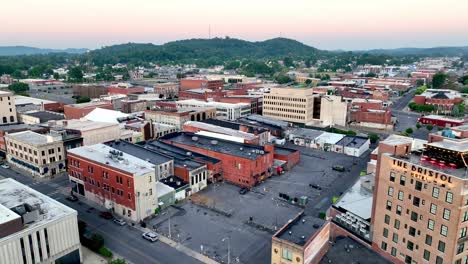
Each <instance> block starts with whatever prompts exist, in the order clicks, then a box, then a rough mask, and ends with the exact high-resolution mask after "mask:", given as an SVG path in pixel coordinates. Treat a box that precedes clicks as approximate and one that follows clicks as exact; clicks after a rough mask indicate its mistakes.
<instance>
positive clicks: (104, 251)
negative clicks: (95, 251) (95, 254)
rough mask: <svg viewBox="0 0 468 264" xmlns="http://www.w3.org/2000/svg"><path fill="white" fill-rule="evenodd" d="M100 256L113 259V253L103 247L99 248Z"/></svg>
mask: <svg viewBox="0 0 468 264" xmlns="http://www.w3.org/2000/svg"><path fill="white" fill-rule="evenodd" d="M99 255H101V256H104V257H107V258H111V257H112V252H111V251H110V250H109V249H107V248H106V247H101V248H99Z"/></svg>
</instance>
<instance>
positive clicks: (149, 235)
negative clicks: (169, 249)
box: [143, 232, 159, 242]
mask: <svg viewBox="0 0 468 264" xmlns="http://www.w3.org/2000/svg"><path fill="white" fill-rule="evenodd" d="M143 238H144V239H146V240H148V241H151V242H156V241H158V239H159V238H158V235H157V234H156V233H154V232H145V233H143Z"/></svg>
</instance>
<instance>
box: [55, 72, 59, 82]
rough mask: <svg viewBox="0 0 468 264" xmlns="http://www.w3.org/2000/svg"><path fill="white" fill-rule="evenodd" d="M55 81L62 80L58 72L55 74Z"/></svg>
mask: <svg viewBox="0 0 468 264" xmlns="http://www.w3.org/2000/svg"><path fill="white" fill-rule="evenodd" d="M54 79H55V80H58V79H60V75H59V74H58V72H54Z"/></svg>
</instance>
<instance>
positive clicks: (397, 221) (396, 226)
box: [393, 219, 400, 230]
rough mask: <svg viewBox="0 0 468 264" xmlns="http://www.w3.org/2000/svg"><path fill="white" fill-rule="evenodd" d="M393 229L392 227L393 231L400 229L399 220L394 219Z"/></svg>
mask: <svg viewBox="0 0 468 264" xmlns="http://www.w3.org/2000/svg"><path fill="white" fill-rule="evenodd" d="M393 227H394V228H395V229H398V230H399V229H400V220H398V219H395V223H394V224H393Z"/></svg>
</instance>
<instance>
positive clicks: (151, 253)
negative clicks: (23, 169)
mask: <svg viewBox="0 0 468 264" xmlns="http://www.w3.org/2000/svg"><path fill="white" fill-rule="evenodd" d="M0 175H2V176H3V177H8V178H13V179H15V180H17V181H19V182H21V183H23V184H25V185H28V186H30V187H31V188H33V189H35V190H37V191H39V192H41V193H43V194H46V195H48V196H50V197H52V198H53V199H55V200H58V201H59V202H61V203H63V204H65V205H67V206H69V207H71V208H73V209H75V210H76V211H77V212H78V218H79V219H80V220H82V221H85V222H86V223H87V224H88V230H89V231H90V232H92V233H99V234H101V235H102V236H103V237H104V240H105V246H106V247H108V248H109V249H110V250H111V251H113V252H115V253H117V254H118V255H120V256H122V257H123V258H125V259H126V260H128V261H130V262H132V263H134V264H139V263H144V264H146V263H148V264H166V263H168V264H171V263H184V264H185V263H188V264H192V263H194V264H199V263H201V262H200V261H198V260H196V259H194V258H192V257H190V256H187V255H185V254H184V253H182V252H180V251H177V250H176V249H174V248H172V247H170V246H168V245H167V244H164V243H162V242H155V243H150V242H149V241H146V240H144V239H143V238H142V236H141V231H139V230H138V229H136V228H133V227H131V226H118V225H116V224H114V223H113V222H112V221H110V220H105V219H102V218H100V217H99V215H98V214H99V211H98V210H97V209H94V210H92V211H91V212H87V210H88V209H89V208H90V206H88V205H87V204H85V203H82V202H70V201H68V200H66V199H65V197H66V195H64V194H63V192H64V188H66V187H67V186H68V178H67V177H65V176H62V177H59V178H55V179H51V180H50V181H43V182H38V181H33V180H32V178H31V177H28V176H25V175H22V174H20V173H17V172H16V171H13V170H11V169H4V168H1V167H0ZM65 190H66V189H65Z"/></svg>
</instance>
